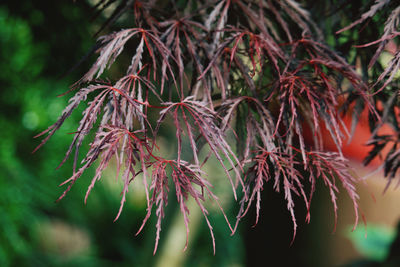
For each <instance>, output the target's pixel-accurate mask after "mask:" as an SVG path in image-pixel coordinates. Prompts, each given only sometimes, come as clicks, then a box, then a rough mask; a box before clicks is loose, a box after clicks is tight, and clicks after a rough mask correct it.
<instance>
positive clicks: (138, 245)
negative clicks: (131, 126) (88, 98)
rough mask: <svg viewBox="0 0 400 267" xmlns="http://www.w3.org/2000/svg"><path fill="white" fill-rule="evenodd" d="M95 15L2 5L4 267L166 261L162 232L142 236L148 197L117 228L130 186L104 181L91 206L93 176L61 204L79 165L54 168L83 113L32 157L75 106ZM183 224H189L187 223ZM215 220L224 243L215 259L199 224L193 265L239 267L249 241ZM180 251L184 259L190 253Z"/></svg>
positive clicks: (56, 4) (76, 9) (136, 200)
mask: <svg viewBox="0 0 400 267" xmlns="http://www.w3.org/2000/svg"><path fill="white" fill-rule="evenodd" d="M90 14H93V10H91V6H90V5H89V4H88V3H85V2H80V3H73V2H71V1H51V2H49V1H35V3H34V2H33V1H17V2H16V1H8V3H7V5H4V4H3V3H2V4H1V5H0V70H1V71H0V83H1V84H2V90H0V94H1V98H0V101H1V105H0V109H1V113H0V127H1V129H2V130H1V139H2V142H1V143H0V153H1V156H0V169H1V170H2V171H1V173H0V225H1V226H2V234H1V235H0V266H111V265H112V266H132V265H134V266H136V265H138V266H151V265H154V264H155V263H156V262H157V261H159V260H160V257H161V254H162V253H161V251H160V252H159V253H158V254H157V255H156V256H153V255H152V250H153V245H154V233H155V230H154V222H152V223H151V224H150V225H148V226H147V227H146V228H145V232H143V233H141V234H140V235H139V236H136V237H135V236H134V234H135V233H136V231H137V230H138V228H139V226H140V224H141V222H142V219H143V217H144V214H145V208H146V207H145V200H144V195H143V193H142V192H139V191H140V188H139V189H138V190H135V189H133V191H131V192H130V194H129V196H128V202H127V204H126V205H125V207H124V213H123V215H122V216H121V217H120V219H119V220H118V221H117V222H115V223H113V219H114V217H115V215H116V212H117V210H118V207H119V201H120V197H119V193H120V191H121V188H122V186H121V184H120V183H115V182H114V180H115V177H113V176H112V175H109V176H110V177H103V178H102V182H101V183H100V184H99V185H98V186H96V188H95V189H94V191H93V193H92V194H91V196H90V197H89V200H88V204H87V205H86V206H85V205H84V203H83V198H84V193H85V191H86V188H87V186H88V183H89V179H90V178H91V175H92V173H86V174H85V176H84V177H82V178H83V179H82V181H81V183H79V185H77V186H75V187H74V189H73V190H72V191H71V192H70V194H69V195H68V197H67V198H65V199H64V200H63V201H61V202H59V203H55V200H56V199H57V198H58V197H59V195H60V194H61V193H62V191H63V188H58V184H59V183H61V182H62V181H63V180H64V179H66V178H68V177H69V176H70V175H71V173H70V170H71V165H72V163H71V162H69V161H68V162H67V163H66V165H65V166H63V167H62V168H60V169H58V170H55V167H56V166H58V164H59V163H60V161H61V160H62V158H63V155H64V153H65V150H66V148H67V147H68V145H69V143H70V141H71V138H72V136H71V135H69V134H68V133H69V132H73V131H74V126H75V125H76V123H77V122H78V119H79V112H81V111H78V112H75V114H74V115H75V116H73V117H72V118H71V119H70V120H68V121H67V122H66V124H65V125H64V126H63V127H62V128H61V131H60V133H58V135H57V138H54V139H53V140H52V141H50V142H49V144H47V145H46V146H45V147H43V148H42V149H41V150H39V151H38V152H36V153H35V154H34V155H32V154H31V151H32V150H33V149H34V147H35V146H36V145H37V144H38V141H35V140H34V139H33V137H34V135H36V134H38V133H39V132H40V131H42V130H44V129H46V128H47V127H48V125H50V124H51V123H53V122H54V121H55V120H56V119H57V117H58V116H59V114H60V113H61V112H62V109H63V107H64V106H65V105H66V101H67V97H60V98H57V97H56V96H57V95H59V94H62V93H63V92H65V91H67V90H68V86H69V85H70V84H72V83H73V82H74V81H76V80H77V79H78V78H79V76H80V74H81V73H82V72H80V68H85V66H86V65H85V64H86V63H83V64H82V66H80V67H78V68H77V69H76V70H74V71H73V72H72V74H69V75H67V76H66V77H61V74H63V73H66V72H67V71H68V70H69V69H70V68H71V67H72V66H74V64H75V63H76V62H78V61H79V60H80V58H81V57H82V56H83V55H85V54H86V52H87V51H88V50H89V49H90V47H91V45H93V44H94V41H95V38H93V33H94V32H95V31H96V30H97V29H98V25H97V24H96V22H93V21H91V20H90V19H89V17H90ZM110 173H113V171H110ZM106 176H108V175H106ZM85 178H86V179H85ZM108 180H110V182H109V181H108ZM136 187H138V186H136ZM171 200H173V197H171ZM173 201H174V200H173ZM173 201H171V202H173ZM176 206H177V205H175V203H171V205H170V206H169V210H168V212H167V217H168V218H173V217H174V216H175V214H176V212H175V207H176ZM175 217H177V220H182V218H181V217H180V215H176V216H175ZM168 218H167V220H166V221H165V224H164V225H163V229H164V230H163V232H162V235H164V234H165V235H168V228H169V226H168V225H169V224H170V223H171V221H172V219H168ZM193 219H194V220H196V218H193ZM211 219H212V222H213V225H214V226H215V233H216V235H220V238H218V240H219V241H218V243H219V244H218V243H217V245H218V247H217V251H218V250H219V252H218V254H217V256H216V257H214V258H212V259H209V258H208V257H209V256H211V255H212V253H211V250H210V247H211V240H210V238H209V235H208V229H207V227H206V225H205V223H204V222H203V220H202V219H201V217H200V218H198V220H199V226H198V228H199V229H198V230H196V229H192V230H193V231H194V232H198V234H197V235H191V236H190V238H191V239H192V241H194V242H192V244H191V245H190V247H189V249H188V251H187V252H186V255H187V256H188V257H187V258H186V260H187V261H188V259H189V257H190V258H192V259H196V262H194V266H204V265H207V266H212V265H214V266H224V265H232V264H233V263H234V262H236V263H237V262H239V263H240V261H241V257H242V255H241V253H240V252H239V251H240V250H241V246H240V237H239V236H238V235H236V236H235V237H229V229H227V227H226V225H225V221H224V219H223V218H222V216H221V218H219V217H215V218H214V217H212V218H211ZM184 232H185V230H184V228H182V229H180V230H179V234H181V235H184V234H185V233H184ZM203 233H205V234H203ZM196 236H198V240H197V241H196V240H195V239H196ZM162 240H163V239H162ZM162 242H163V241H162ZM205 243H207V245H205ZM160 248H161V250H162V249H163V243H161V247H160ZM177 249H178V250H179V251H181V250H182V249H183V245H182V246H181V247H178V248H177ZM181 254H185V253H181ZM191 261H192V260H191ZM211 263H213V264H211ZM163 266H167V265H163ZM191 266H193V265H191Z"/></svg>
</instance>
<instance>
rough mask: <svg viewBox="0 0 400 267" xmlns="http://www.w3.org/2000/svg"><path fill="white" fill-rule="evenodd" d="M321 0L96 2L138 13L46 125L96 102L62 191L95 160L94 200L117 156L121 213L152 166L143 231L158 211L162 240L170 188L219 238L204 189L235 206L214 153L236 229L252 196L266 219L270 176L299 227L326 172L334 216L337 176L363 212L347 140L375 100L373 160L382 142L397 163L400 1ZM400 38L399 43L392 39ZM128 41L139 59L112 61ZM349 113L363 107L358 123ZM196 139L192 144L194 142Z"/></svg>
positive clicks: (101, 50)
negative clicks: (163, 143) (167, 135)
mask: <svg viewBox="0 0 400 267" xmlns="http://www.w3.org/2000/svg"><path fill="white" fill-rule="evenodd" d="M314 2H315V1H314ZM321 2H323V6H322V3H320V4H317V3H312V1H298V2H296V1H294V0H281V1H270V0H254V1H252V0H200V1H191V0H187V1H156V0H150V1H138V0H119V1H115V0H100V1H99V2H98V4H97V5H96V6H95V8H96V9H97V10H98V12H99V14H101V12H102V10H103V9H106V8H109V6H111V8H112V9H113V12H112V13H111V15H110V16H109V18H108V20H107V21H106V22H105V23H104V25H103V27H101V28H100V29H99V33H102V32H106V31H107V30H108V29H109V27H110V25H113V24H114V23H115V22H116V21H121V20H123V21H127V22H126V23H127V25H128V26H127V28H124V29H120V30H117V31H114V32H111V33H108V34H105V35H103V36H101V37H99V38H98V40H97V42H96V44H95V45H94V47H93V49H92V53H95V54H96V55H97V59H96V61H95V62H94V63H93V65H92V67H91V68H90V69H89V70H88V71H87V73H86V74H84V75H83V77H82V78H81V79H80V80H79V81H77V82H76V83H75V84H74V85H73V86H72V89H71V91H73V92H75V94H74V95H73V96H72V97H71V98H70V102H69V104H68V106H67V107H66V108H65V110H64V112H63V113H62V114H61V116H60V118H59V119H58V121H57V122H55V123H54V124H53V125H51V126H50V127H49V128H48V129H47V130H45V131H44V132H42V133H41V134H39V135H38V136H42V135H46V134H47V136H46V137H45V138H44V139H43V141H42V142H41V144H40V145H39V146H38V147H37V149H38V148H39V147H41V146H42V145H43V144H44V143H46V141H47V140H48V139H49V138H50V137H51V136H52V135H53V134H54V133H55V132H56V131H57V130H58V129H59V128H60V127H61V125H62V124H63V123H64V121H65V120H66V119H67V118H68V117H69V116H70V115H71V113H72V112H73V111H74V110H75V109H76V108H77V107H78V105H80V104H81V105H86V108H85V110H84V112H83V113H82V119H81V121H80V123H79V125H78V127H77V129H76V131H75V132H74V137H73V141H72V143H71V145H70V147H69V149H68V150H67V153H66V155H65V158H64V160H62V162H61V165H62V164H63V163H64V162H65V161H66V160H67V159H68V158H69V157H70V156H72V157H73V158H74V165H73V166H74V167H73V173H72V175H71V177H70V178H68V179H67V180H65V181H64V182H63V183H62V185H66V186H67V188H66V189H65V192H64V193H63V194H62V195H61V197H60V199H61V198H63V197H64V196H65V195H66V193H67V192H68V191H69V190H70V189H71V187H72V186H73V184H74V183H75V182H77V180H78V179H82V178H83V179H84V178H85V176H84V173H85V171H86V170H87V169H88V168H89V167H91V166H92V165H95V168H96V171H95V175H94V177H93V178H92V182H91V183H90V186H89V188H88V190H87V194H86V197H85V202H86V199H87V198H88V196H89V193H90V191H91V190H92V188H93V187H94V185H95V183H96V182H97V181H99V180H100V179H101V177H102V173H103V171H104V169H105V168H107V166H108V165H109V163H110V161H111V159H113V158H115V160H116V165H117V173H116V176H117V178H120V179H122V180H123V188H122V199H121V206H120V209H119V211H118V213H117V216H116V219H118V217H119V215H120V214H121V211H122V208H123V205H124V202H125V201H126V197H127V195H128V190H129V185H130V184H131V183H132V181H133V180H134V179H136V178H137V177H138V175H139V174H141V177H142V178H141V179H142V181H143V185H144V188H145V190H146V199H147V214H146V216H145V218H144V221H143V225H142V227H141V228H140V229H139V231H138V232H140V231H141V230H142V228H143V227H144V225H145V223H146V222H147V220H148V219H149V217H150V216H151V214H152V212H155V215H156V216H157V217H158V219H157V222H156V228H157V231H156V242H155V248H154V252H156V249H157V244H158V240H159V235H160V231H161V222H162V218H163V217H164V215H165V206H166V205H167V203H168V198H169V197H170V194H169V191H170V190H173V191H174V194H175V195H176V198H177V202H178V204H179V207H180V210H181V212H182V214H183V217H184V220H185V225H186V228H187V234H188V233H189V230H188V223H189V219H188V213H189V210H188V207H187V203H186V201H187V200H188V198H193V199H194V200H195V201H196V203H197V204H198V206H199V207H200V209H201V211H202V213H203V215H204V218H205V220H206V221H207V224H208V226H209V228H210V233H211V237H212V240H213V243H214V236H213V232H212V226H211V223H210V222H209V220H208V211H207V210H206V208H205V206H204V204H203V203H204V201H205V199H206V197H209V198H211V199H212V200H213V201H215V202H216V203H217V205H218V206H219V207H220V210H221V211H222V213H223V214H224V211H223V208H222V207H221V205H220V204H219V202H218V197H217V196H216V195H215V194H214V193H213V187H212V185H211V183H210V181H209V180H208V179H207V176H206V173H204V171H203V170H202V167H203V165H204V163H205V162H206V161H207V160H208V159H209V158H215V159H216V160H217V161H218V162H219V164H220V166H221V168H222V169H223V170H224V172H225V174H226V177H227V180H228V181H229V183H230V185H231V187H232V192H233V196H234V198H235V199H238V202H239V203H238V210H239V213H238V214H237V217H236V222H235V223H234V224H231V223H230V222H229V220H228V217H227V216H226V215H225V214H224V216H225V218H226V221H227V223H228V226H229V228H230V229H231V231H232V233H234V232H235V230H236V227H237V225H238V223H239V221H240V220H241V219H242V218H243V216H245V215H246V213H247V212H248V210H249V208H250V207H251V206H252V204H253V203H254V206H255V209H256V214H257V217H256V223H257V220H258V217H259V216H260V206H261V205H260V202H261V201H262V199H261V191H262V190H263V187H265V186H272V187H273V188H274V189H275V190H276V191H278V192H280V191H282V192H283V197H284V198H285V199H286V201H287V209H288V211H289V213H290V216H291V218H292V221H293V230H294V234H293V236H294V235H295V234H296V229H297V223H296V216H295V206H294V198H301V199H303V200H304V205H305V207H306V209H307V211H308V215H307V217H306V220H307V221H309V220H310V213H309V211H310V206H311V203H312V196H313V193H314V191H315V188H316V183H317V182H318V181H321V182H322V183H323V184H325V185H326V187H327V188H328V190H329V194H330V199H331V201H332V203H333V210H334V212H335V217H336V210H337V204H336V194H337V193H338V192H339V189H340V188H342V189H343V190H344V191H346V192H347V194H348V195H349V196H350V198H351V200H352V202H353V205H354V212H355V225H356V224H357V221H358V217H359V211H358V204H357V200H358V195H357V192H356V183H357V178H356V177H355V176H353V175H352V174H351V173H352V172H351V168H350V166H349V164H348V160H347V159H346V158H345V155H344V154H343V153H342V150H341V147H342V145H343V142H344V141H343V140H344V139H346V138H348V137H349V136H352V132H353V131H354V128H355V126H356V125H357V123H358V119H359V116H360V114H361V112H362V111H363V110H367V112H368V116H369V118H370V129H371V133H372V134H371V139H370V141H369V145H371V151H370V153H369V156H368V157H367V158H366V159H365V163H366V164H367V163H368V162H370V161H371V160H372V159H373V158H375V157H379V156H384V159H383V163H382V164H383V167H384V170H385V175H386V176H387V177H389V183H390V182H391V181H392V180H393V179H394V177H395V176H396V172H397V170H398V168H399V166H400V150H399V147H398V145H399V138H398V137H399V136H398V134H395V133H398V132H399V128H398V127H399V123H398V119H399V118H398V115H399V114H398V112H396V111H395V110H396V106H397V105H398V97H397V96H398V80H397V71H398V69H399V66H400V65H399V64H400V52H399V50H398V49H397V46H396V41H397V40H396V37H397V36H398V35H399V31H398V28H399V20H400V6H398V4H397V3H396V1H390V0H376V1H358V2H360V3H362V4H364V5H360V6H361V10H358V12H356V13H354V5H355V4H354V3H351V2H350V1H342V0H331V1H321ZM357 8H358V7H357ZM349 10H353V11H352V12H349ZM310 11H312V12H310ZM333 15H334V16H333ZM335 17H340V19H336V18H335ZM382 23H383V24H384V27H383V28H382V27H379V25H383V24H382ZM375 29H377V30H375ZM335 32H336V33H335ZM328 37H329V38H330V39H329V38H328ZM389 44H390V45H392V47H393V46H394V47H395V48H394V49H392V50H388V45H389ZM123 51H124V53H127V54H129V56H130V58H131V60H130V63H129V64H126V66H125V65H124V66H123V67H124V68H125V72H124V74H122V75H121V76H116V75H115V74H114V75H112V74H111V73H113V72H107V71H106V70H108V69H109V68H111V67H112V66H113V65H114V63H115V62H116V61H118V57H119V56H120V54H121V53H122V52H123ZM384 51H389V52H391V53H393V56H392V59H391V60H390V62H389V63H388V64H387V65H386V66H384V65H383V63H382V62H381V61H380V60H379V56H380V55H381V53H382V52H384ZM119 64H122V63H119ZM119 67H121V65H119ZM114 73H115V72H114ZM68 93H72V92H68ZM343 115H345V116H350V117H351V118H352V126H351V127H350V129H348V128H347V127H346V125H345V124H344V122H343ZM166 121H171V122H172V123H173V125H174V131H175V136H176V144H177V149H176V157H174V158H166V157H165V153H163V151H162V150H160V149H159V148H158V146H157V142H158V138H159V135H160V134H161V131H160V128H161V127H163V126H164V124H166ZM385 124H390V125H391V127H392V128H393V134H392V135H384V136H382V135H379V134H378V133H379V128H380V127H382V126H383V125H385ZM321 129H326V130H327V131H328V132H329V135H330V138H331V139H332V140H333V142H334V144H335V146H336V151H328V150H327V149H326V147H325V145H324V138H325V136H323V131H322V130H321ZM86 138H91V141H90V142H91V143H90V148H89V150H88V152H87V154H86V156H85V157H84V159H83V160H82V162H81V163H79V162H78V158H79V154H80V153H79V150H80V148H81V146H82V144H83V141H84V139H86ZM310 140H311V141H310ZM185 144H188V146H189V147H190V151H191V153H189V155H188V153H183V151H184V148H183V146H185ZM386 146H390V147H391V149H390V151H389V153H387V154H386V155H381V154H382V153H381V151H382V149H383V148H384V147H386ZM201 150H206V151H207V152H208V154H207V153H205V154H204V153H200V151H201ZM204 155H205V156H204ZM120 170H121V173H120ZM209 175H211V174H209ZM399 181H400V180H399ZM268 182H270V183H268ZM171 185H172V187H171ZM153 208H154V209H153ZM214 250H215V244H214Z"/></svg>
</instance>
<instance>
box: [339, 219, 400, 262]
mask: <svg viewBox="0 0 400 267" xmlns="http://www.w3.org/2000/svg"><path fill="white" fill-rule="evenodd" d="M351 229H352V226H350V227H349V229H348V230H349V231H347V232H346V233H347V236H348V238H349V239H350V240H351V241H352V243H353V244H354V246H355V247H356V248H357V250H358V251H359V252H360V253H361V254H362V255H364V256H365V257H366V258H367V259H371V260H375V261H383V260H385V259H386V258H387V256H388V254H389V249H390V245H391V244H392V242H393V241H394V238H395V236H396V231H395V229H392V228H389V227H386V226H384V225H374V224H368V225H367V229H366V230H365V229H363V228H361V227H359V228H357V229H355V230H354V231H351Z"/></svg>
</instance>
